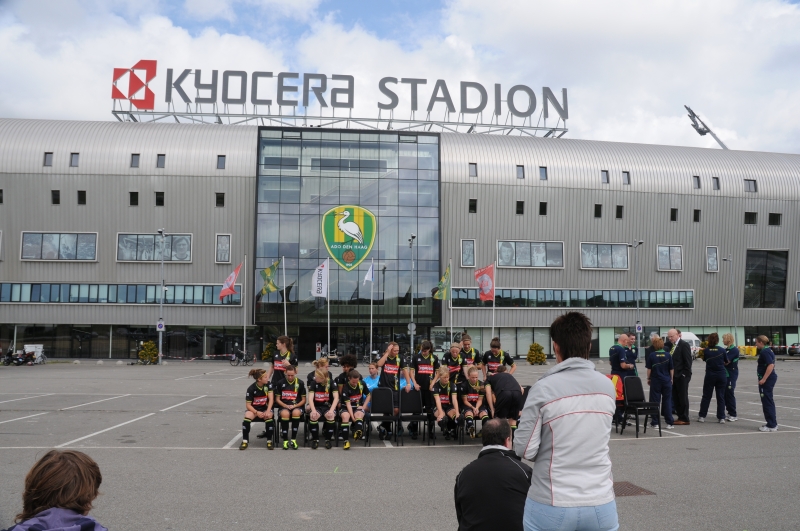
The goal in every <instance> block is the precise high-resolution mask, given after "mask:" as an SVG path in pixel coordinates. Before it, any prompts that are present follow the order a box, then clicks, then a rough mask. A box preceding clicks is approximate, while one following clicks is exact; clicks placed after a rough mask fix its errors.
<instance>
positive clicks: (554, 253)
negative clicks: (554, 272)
mask: <svg viewBox="0 0 800 531" xmlns="http://www.w3.org/2000/svg"><path fill="white" fill-rule="evenodd" d="M497 265H498V267H552V268H563V267H564V243H563V242H531V241H514V240H509V241H498V242H497Z"/></svg>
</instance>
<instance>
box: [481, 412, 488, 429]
mask: <svg viewBox="0 0 800 531" xmlns="http://www.w3.org/2000/svg"><path fill="white" fill-rule="evenodd" d="M488 420H489V415H484V416H482V417H481V429H483V428H484V427H485V426H486V421H488Z"/></svg>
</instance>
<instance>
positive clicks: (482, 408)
mask: <svg viewBox="0 0 800 531" xmlns="http://www.w3.org/2000/svg"><path fill="white" fill-rule="evenodd" d="M478 372H480V371H479V370H478V368H477V367H475V366H474V365H473V366H472V367H470V368H469V369H467V380H466V381H464V382H461V386H460V387H459V389H458V396H459V402H458V405H459V406H461V408H462V411H463V412H464V413H463V415H464V421H465V422H466V427H467V433H469V436H470V438H472V439H474V438H475V437H477V434H476V433H475V419H476V418H478V419H481V429H483V426H484V425H485V424H486V421H487V420H489V411H488V409H487V407H486V405H485V404H484V398H485V391H486V390H485V388H484V386H483V382H481V381H480V380H479V379H478Z"/></svg>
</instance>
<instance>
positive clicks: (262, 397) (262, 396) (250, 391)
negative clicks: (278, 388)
mask: <svg viewBox="0 0 800 531" xmlns="http://www.w3.org/2000/svg"><path fill="white" fill-rule="evenodd" d="M271 392H272V383H270V382H267V385H265V386H264V387H259V386H258V384H257V383H255V382H254V383H253V385H251V386H250V387H248V388H247V394H246V395H245V396H246V398H245V400H247V403H248V404H250V405H251V406H253V409H255V410H256V411H266V410H267V407H268V406H269V394H270V393H271Z"/></svg>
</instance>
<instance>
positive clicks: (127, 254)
mask: <svg viewBox="0 0 800 531" xmlns="http://www.w3.org/2000/svg"><path fill="white" fill-rule="evenodd" d="M162 246H163V248H164V261H165V262H191V261H192V235H191V234H170V235H167V236H164V238H163V242H162V237H161V235H160V234H117V262H154V263H155V262H159V261H161V248H162Z"/></svg>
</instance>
